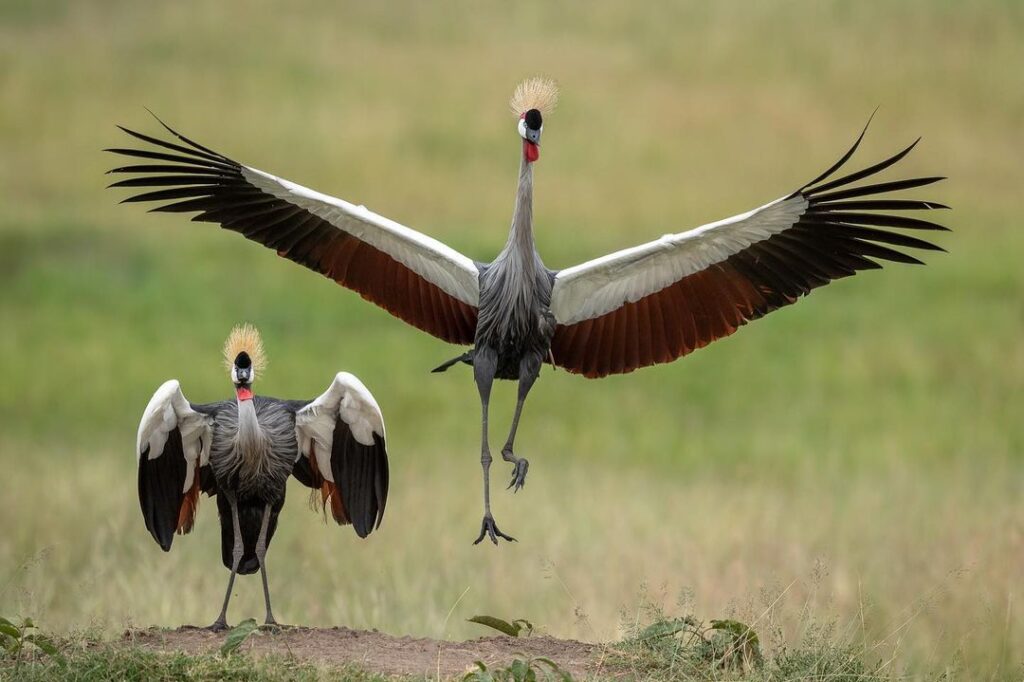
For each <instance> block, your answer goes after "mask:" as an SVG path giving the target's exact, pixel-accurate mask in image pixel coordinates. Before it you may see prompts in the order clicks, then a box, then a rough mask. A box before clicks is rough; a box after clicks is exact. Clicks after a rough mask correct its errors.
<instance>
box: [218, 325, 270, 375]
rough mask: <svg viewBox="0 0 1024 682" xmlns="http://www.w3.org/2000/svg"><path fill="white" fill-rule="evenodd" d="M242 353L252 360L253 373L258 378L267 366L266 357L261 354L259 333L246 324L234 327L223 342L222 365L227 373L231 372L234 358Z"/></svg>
mask: <svg viewBox="0 0 1024 682" xmlns="http://www.w3.org/2000/svg"><path fill="white" fill-rule="evenodd" d="M243 351H245V353H247V354H248V355H249V359H250V360H252V366H253V373H254V374H256V375H257V376H259V374H260V373H261V372H262V371H263V369H264V368H265V367H266V366H267V356H266V354H265V353H264V352H263V339H261V338H260V333H259V331H258V330H257V329H256V327H254V326H252V325H251V324H248V323H246V324H239V325H235V328H234V329H232V330H231V335H230V336H228V340H227V341H225V342H224V364H225V365H226V366H227V368H228V371H231V368H232V367H233V366H234V364H235V358H236V357H238V354H239V353H241V352H243Z"/></svg>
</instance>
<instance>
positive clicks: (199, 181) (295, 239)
mask: <svg viewBox="0 0 1024 682" xmlns="http://www.w3.org/2000/svg"><path fill="white" fill-rule="evenodd" d="M164 127H165V128H167V130H168V132H170V133H171V134H172V135H174V136H175V137H177V138H178V140H180V141H181V142H182V143H183V144H176V143H173V142H168V141H166V140H160V139H157V138H154V137H150V136H148V135H142V134H140V133H136V132H133V131H131V130H128V129H126V128H122V130H123V131H124V132H126V133H127V134H129V135H131V136H132V137H134V138H137V139H139V140H141V141H143V142H146V143H148V144H149V145H152V147H153V148H147V149H125V148H118V149H108V150H107V151H110V152H113V153H116V154H120V155H123V156H128V157H133V158H138V159H143V160H144V163H139V164H135V165H130V166H123V167H120V168H115V169H113V170H111V171H110V172H111V173H128V174H131V175H134V176H135V177H132V178H129V179H126V180H121V181H118V182H115V183H113V184H112V185H110V186H111V187H128V188H133V189H134V188H146V191H144V192H143V193H141V194H136V195H134V196H132V197H129V198H128V199H125V201H126V202H158V203H160V204H161V205H159V206H157V207H155V208H153V209H152V210H153V211H165V212H171V213H197V215H196V216H194V217H193V218H192V220H194V221H200V222H211V223H218V224H220V225H221V226H222V227H224V228H227V229H229V230H232V231H234V232H238V233H240V234H242V235H244V236H245V237H246V238H247V239H251V240H252V241H255V242H258V243H260V244H263V245H264V246H267V247H269V248H271V249H274V250H275V251H277V253H278V254H279V255H281V256H284V257H285V258H288V259H290V260H292V261H295V262H296V263H299V264H301V265H304V266H306V267H307V268H309V269H311V270H314V271H316V272H319V273H321V274H323V275H325V276H327V277H329V278H331V279H333V280H334V281H336V282H337V283H338V284H341V285H342V286H345V287H348V288H349V289H352V290H354V291H356V292H358V293H359V294H360V295H362V297H363V298H365V299H367V300H369V301H372V302H373V303H376V304H377V305H379V306H380V307H382V308H384V309H385V310H387V311H388V312H390V313H392V314H393V315H395V316H396V317H398V318H400V319H402V320H404V321H406V322H408V323H409V324H411V325H413V326H415V327H417V328H419V329H422V330H423V331H425V332H427V333H429V334H432V335H434V336H436V337H438V338H440V339H443V340H445V341H449V342H451V343H458V344H467V343H471V342H472V340H473V333H474V331H475V329H476V308H477V305H478V301H479V284H478V271H477V267H476V265H475V264H474V263H473V261H472V260H470V259H469V258H467V257H466V256H464V255H462V254H461V253H459V252H458V251H455V250H454V249H452V248H450V247H448V246H446V245H445V244H443V243H441V242H439V241H437V240H436V239H432V238H430V237H428V236H426V235H424V234H421V233H419V232H417V231H416V230H413V229H411V228H408V227H406V226H404V225H400V224H399V223H396V222H395V221H393V220H388V219H387V218H384V217H382V216H379V215H377V214H376V213H373V212H371V211H368V210H367V209H366V208H365V207H363V206H356V205H353V204H350V203H348V202H347V201H343V200H341V199H336V198H335V197H331V196H328V195H326V194H321V193H319V192H316V191H314V190H311V189H307V188H306V187H302V186H301V185H297V184H295V183H293V182H289V181H287V180H283V179H281V178H277V177H274V176H273V175H270V174H269V173H264V172H263V171H260V170H256V169H255V168H249V167H248V166H243V165H241V164H239V163H237V162H236V161H233V160H231V159H229V158H228V157H226V156H222V155H221V154H218V153H216V152H214V151H212V150H210V149H208V148H206V147H203V146H202V145H199V144H197V143H195V142H193V141H192V140H189V139H188V138H186V137H184V136H182V135H179V134H178V133H177V132H175V131H174V130H172V129H171V128H169V127H167V126H166V125H165V126H164Z"/></svg>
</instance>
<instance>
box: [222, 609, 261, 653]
mask: <svg viewBox="0 0 1024 682" xmlns="http://www.w3.org/2000/svg"><path fill="white" fill-rule="evenodd" d="M257 629H259V625H258V624H257V623H256V619H255V618H246V619H245V620H243V621H242V622H241V623H239V624H238V625H236V626H235V627H233V628H231V632H229V633H228V636H227V637H225V638H224V644H222V645H221V647H220V654H221V656H230V655H231V654H233V653H234V652H235V651H236V650H237V649H238V647H240V646H242V642H244V641H245V640H247V639H249V637H250V635H252V633H254V632H256V630H257Z"/></svg>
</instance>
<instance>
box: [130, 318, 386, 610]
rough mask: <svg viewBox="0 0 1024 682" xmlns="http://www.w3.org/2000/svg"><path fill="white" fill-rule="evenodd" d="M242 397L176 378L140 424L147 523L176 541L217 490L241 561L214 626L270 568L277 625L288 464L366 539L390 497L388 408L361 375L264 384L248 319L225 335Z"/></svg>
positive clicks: (225, 545)
mask: <svg viewBox="0 0 1024 682" xmlns="http://www.w3.org/2000/svg"><path fill="white" fill-rule="evenodd" d="M224 359H225V362H226V365H227V369H228V370H229V372H230V374H231V382H232V383H233V384H234V387H235V397H234V398H233V399H230V400H223V401H221V402H217V403H209V404H205V405H197V404H195V403H190V402H189V401H188V400H187V399H186V398H185V396H184V394H183V393H182V392H181V386H180V385H179V384H178V382H177V381H175V380H173V379H172V380H170V381H167V382H165V383H164V384H163V385H162V386H161V387H160V388H159V389H157V391H156V393H155V394H153V398H152V399H151V400H150V401H149V405H147V406H146V411H145V412H144V413H143V415H142V423H141V424H139V435H138V442H137V447H136V455H137V457H138V464H139V504H140V506H141V507H142V516H143V518H144V519H145V521H146V528H147V529H148V530H149V532H150V534H151V535H152V536H153V539H154V540H156V541H157V544H159V545H160V547H161V548H162V549H163V550H164V551H165V552H167V551H170V549H171V543H172V541H173V540H174V534H175V533H179V534H183V533H188V532H190V531H191V530H192V525H193V523H194V522H195V516H196V509H197V507H198V505H199V493H200V492H204V493H206V494H207V495H215V496H216V497H217V511H218V512H219V514H220V529H221V535H220V537H221V560H222V561H223V562H224V566H225V567H226V568H227V569H228V570H230V571H231V577H230V578H228V589H227V593H226V594H225V595H224V605H223V607H222V608H221V611H220V615H219V616H218V617H217V620H216V621H214V623H213V625H211V626H210V627H211V628H212V629H214V630H221V629H224V628H226V627H227V611H228V602H229V601H230V599H231V589H232V587H233V586H234V582H235V575H236V574H242V575H247V574H251V573H255V572H256V571H257V570H259V571H260V573H261V575H262V578H263V597H264V599H265V601H266V606H267V616H266V622H267V623H268V624H271V625H273V624H275V623H276V621H275V620H274V613H273V611H272V610H271V608H270V588H269V587H268V585H267V565H266V554H267V548H268V547H269V545H270V541H271V540H272V539H273V537H274V531H275V530H276V529H277V517H278V514H280V512H281V507H282V506H283V505H284V498H285V487H286V484H287V482H288V477H289V475H293V476H295V478H297V479H298V480H299V481H300V482H301V483H302V484H303V485H306V486H308V487H310V488H312V489H313V490H312V491H311V492H312V494H313V495H314V496H318V497H319V498H320V503H321V504H322V505H323V508H324V510H325V513H326V509H327V507H330V511H331V516H332V517H333V518H334V520H335V521H337V522H338V524H341V525H344V524H351V525H352V528H353V529H354V530H355V531H356V534H357V535H359V537H361V538H364V537H366V536H367V535H369V534H370V532H372V531H373V530H374V529H375V528H378V527H380V522H381V518H382V517H383V516H384V505H385V502H386V501H387V497H388V456H387V449H386V447H385V442H384V419H383V417H382V415H381V412H380V408H379V407H378V406H377V401H376V400H374V398H373V396H372V395H371V394H370V392H369V391H368V390H367V389H366V386H364V385H363V383H362V382H361V381H359V379H357V378H356V377H354V376H352V375H351V374H348V373H347V372H340V373H338V374H337V376H335V377H334V381H332V382H331V385H330V386H329V387H328V388H327V390H326V391H325V392H324V393H323V394H321V395H320V396H319V397H317V398H315V399H313V400H279V399H277V398H268V397H265V396H261V395H254V394H253V391H252V385H253V383H254V382H255V381H256V378H257V376H259V375H260V374H261V373H262V369H263V367H264V364H265V361H264V354H263V344H262V342H261V341H260V337H259V334H258V332H257V331H256V330H255V329H254V328H253V327H251V326H249V325H243V326H240V327H236V328H235V329H234V330H233V331H232V333H231V336H230V337H229V338H228V341H227V343H226V344H225V346H224Z"/></svg>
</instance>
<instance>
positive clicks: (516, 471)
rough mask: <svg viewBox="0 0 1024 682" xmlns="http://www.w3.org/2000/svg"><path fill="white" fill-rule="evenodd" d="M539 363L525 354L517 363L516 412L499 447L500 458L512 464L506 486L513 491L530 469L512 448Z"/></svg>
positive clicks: (517, 488) (521, 485)
mask: <svg viewBox="0 0 1024 682" xmlns="http://www.w3.org/2000/svg"><path fill="white" fill-rule="evenodd" d="M540 365H541V362H540V359H539V358H535V357H533V356H527V357H525V358H523V359H522V361H521V362H520V363H519V398H518V400H517V402H516V413H515V415H514V416H513V417H512V428H511V429H510V430H509V432H508V440H506V441H505V447H503V448H502V449H501V458H502V459H504V460H505V461H506V462H512V464H513V465H514V466H513V467H512V481H511V482H510V483H509V484H508V487H509V488H514V489H515V492H519V489H520V488H522V487H523V484H524V483H526V472H527V471H529V469H530V462H529V460H527V459H526V458H525V457H516V455H515V453H514V452H513V450H512V448H513V447H514V446H515V442H516V430H517V429H518V428H519V416H520V415H521V414H522V412H523V403H524V402H526V396H527V394H529V392H530V389H531V388H532V387H533V382H534V381H536V380H537V376H538V374H540Z"/></svg>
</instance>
